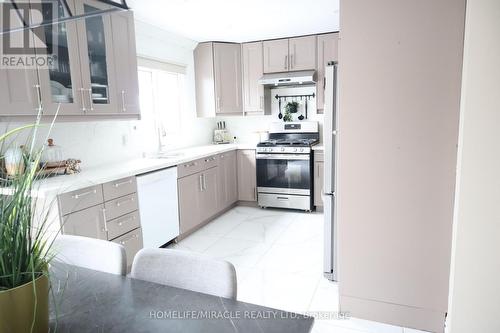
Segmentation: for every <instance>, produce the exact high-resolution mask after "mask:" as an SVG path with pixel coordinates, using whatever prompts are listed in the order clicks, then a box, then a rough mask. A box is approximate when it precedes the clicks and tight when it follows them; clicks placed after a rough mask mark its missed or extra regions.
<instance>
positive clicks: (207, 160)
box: [205, 157, 215, 163]
mask: <svg viewBox="0 0 500 333" xmlns="http://www.w3.org/2000/svg"><path fill="white" fill-rule="evenodd" d="M212 161H215V157H210V158H207V159H205V162H207V163H208V162H212Z"/></svg>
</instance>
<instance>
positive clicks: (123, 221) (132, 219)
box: [118, 216, 135, 227]
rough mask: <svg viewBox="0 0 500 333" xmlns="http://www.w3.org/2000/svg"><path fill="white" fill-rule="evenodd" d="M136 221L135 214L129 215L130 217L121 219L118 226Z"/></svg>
mask: <svg viewBox="0 0 500 333" xmlns="http://www.w3.org/2000/svg"><path fill="white" fill-rule="evenodd" d="M132 221H135V216H132V217H129V218H128V219H124V220H121V221H120V222H118V226H120V227H121V226H122V225H123V224H124V223H127V222H132Z"/></svg>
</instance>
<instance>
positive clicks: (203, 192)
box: [177, 166, 218, 234]
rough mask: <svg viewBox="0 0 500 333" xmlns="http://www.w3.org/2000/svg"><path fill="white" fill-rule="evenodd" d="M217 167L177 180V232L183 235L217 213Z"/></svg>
mask: <svg viewBox="0 0 500 333" xmlns="http://www.w3.org/2000/svg"><path fill="white" fill-rule="evenodd" d="M217 173H218V167H217V166H215V167H212V168H209V169H207V170H203V171H200V172H197V173H195V174H192V175H190V176H186V177H183V178H179V179H178V180H177V188H178V194H179V221H180V225H179V230H180V233H181V234H183V233H185V232H188V231H190V230H191V229H193V228H195V227H197V226H198V225H200V224H201V223H203V222H205V221H206V220H208V219H209V218H211V217H212V216H214V215H215V214H217V212H218V204H217V201H218V200H217V199H218V189H217V183H218V180H217V178H218V176H217Z"/></svg>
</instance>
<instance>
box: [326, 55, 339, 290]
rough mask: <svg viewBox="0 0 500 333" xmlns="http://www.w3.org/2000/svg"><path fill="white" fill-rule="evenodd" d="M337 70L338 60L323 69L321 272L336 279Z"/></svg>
mask: <svg viewBox="0 0 500 333" xmlns="http://www.w3.org/2000/svg"><path fill="white" fill-rule="evenodd" d="M337 71H338V63H337V62H331V63H329V64H328V66H327V67H326V71H325V79H326V84H325V108H324V125H323V144H324V147H325V151H324V158H325V161H324V170H325V171H324V172H325V174H324V184H323V209H324V219H325V221H324V223H325V225H324V237H325V240H324V247H325V249H324V269H323V271H324V273H325V277H326V278H328V279H329V280H332V281H337V277H338V267H337V252H338V251H337V221H336V200H335V199H336V192H335V190H336V178H337V177H336V171H337V168H336V166H337V163H336V162H337V140H336V138H337V105H338V103H337Z"/></svg>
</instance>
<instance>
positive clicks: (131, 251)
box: [112, 228, 142, 270]
mask: <svg viewBox="0 0 500 333" xmlns="http://www.w3.org/2000/svg"><path fill="white" fill-rule="evenodd" d="M112 242H113V243H117V244H120V245H122V246H123V247H124V248H125V253H126V255H127V269H128V270H130V268H131V267H132V262H133V261H134V257H135V255H136V254H137V252H139V250H140V249H142V230H141V228H138V229H135V230H132V231H130V232H128V233H126V234H125V235H123V236H120V237H118V238H115V239H113V240H112Z"/></svg>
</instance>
